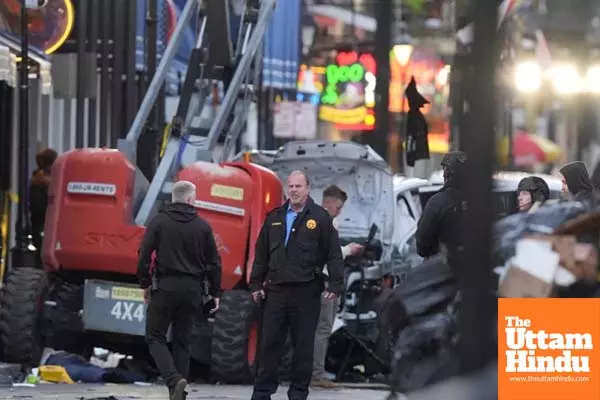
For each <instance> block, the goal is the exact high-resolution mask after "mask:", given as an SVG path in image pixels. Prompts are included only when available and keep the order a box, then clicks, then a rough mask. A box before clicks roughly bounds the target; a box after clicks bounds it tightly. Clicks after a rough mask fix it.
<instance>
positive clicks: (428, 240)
mask: <svg viewBox="0 0 600 400" xmlns="http://www.w3.org/2000/svg"><path fill="white" fill-rule="evenodd" d="M466 161H467V157H466V155H465V153H463V152H462V151H455V152H450V153H448V154H446V156H444V160H443V161H442V168H443V169H444V187H443V188H442V189H441V190H440V191H439V192H438V193H436V194H434V195H433V196H432V197H431V198H430V199H429V201H428V202H427V204H425V209H424V210H423V214H422V215H421V219H420V220H419V223H418V226H417V233H416V240H417V252H418V253H419V255H420V256H421V257H425V258H428V257H432V256H434V255H436V254H438V253H440V252H441V251H443V252H445V254H446V256H447V257H448V262H449V263H450V265H452V266H453V267H454V265H453V263H452V262H453V258H454V256H455V255H456V252H457V251H458V250H459V249H460V247H461V246H462V241H461V240H460V237H461V234H462V230H463V229H464V228H463V227H461V222H462V215H463V214H464V212H465V211H466V205H465V202H464V199H463V197H464V196H463V190H464V184H465V182H464V169H465V163H466Z"/></svg>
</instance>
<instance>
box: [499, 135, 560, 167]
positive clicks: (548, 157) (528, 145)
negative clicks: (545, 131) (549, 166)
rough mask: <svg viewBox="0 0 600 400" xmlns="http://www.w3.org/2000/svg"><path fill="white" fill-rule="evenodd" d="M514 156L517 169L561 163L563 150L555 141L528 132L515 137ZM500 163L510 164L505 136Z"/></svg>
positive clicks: (501, 144) (501, 147) (500, 149)
mask: <svg viewBox="0 0 600 400" xmlns="http://www.w3.org/2000/svg"><path fill="white" fill-rule="evenodd" d="M512 153H513V154H512V156H513V160H514V164H515V166H517V167H526V166H531V165H533V164H536V163H554V162H557V161H560V159H561V157H562V149H561V148H560V146H558V145H557V144H556V143H554V142H553V141H551V140H549V139H547V138H545V137H542V136H539V135H532V134H529V133H527V132H517V133H516V134H515V135H514V137H513V143H512ZM498 156H499V161H500V163H501V164H502V165H506V164H507V163H508V137H506V136H504V137H503V138H502V140H501V143H500V147H499V149H498Z"/></svg>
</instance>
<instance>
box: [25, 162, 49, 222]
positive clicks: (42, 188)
mask: <svg viewBox="0 0 600 400" xmlns="http://www.w3.org/2000/svg"><path fill="white" fill-rule="evenodd" d="M49 187H50V174H49V173H47V172H44V170H41V169H38V170H36V171H35V172H34V173H33V175H32V177H31V181H30V182H29V218H30V221H31V230H32V232H33V233H41V232H42V231H43V230H44V220H45V218H46V210H47V209H48V188H49Z"/></svg>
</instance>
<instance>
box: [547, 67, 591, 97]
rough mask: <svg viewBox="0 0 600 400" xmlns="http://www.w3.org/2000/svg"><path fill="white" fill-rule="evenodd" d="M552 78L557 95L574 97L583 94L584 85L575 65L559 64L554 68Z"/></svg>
mask: <svg viewBox="0 0 600 400" xmlns="http://www.w3.org/2000/svg"><path fill="white" fill-rule="evenodd" d="M550 78H551V79H552V85H553V86H554V90H555V91H556V93H557V94H561V95H573V94H577V93H580V92H581V89H582V86H583V84H582V81H581V77H580V75H579V72H578V71H577V67H576V66H575V65H572V64H559V65H557V66H555V67H553V68H552V70H551V75H550Z"/></svg>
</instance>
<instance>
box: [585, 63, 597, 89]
mask: <svg viewBox="0 0 600 400" xmlns="http://www.w3.org/2000/svg"><path fill="white" fill-rule="evenodd" d="M585 85H586V87H587V90H588V92H590V93H593V94H599V93H600V65H594V66H591V67H590V68H589V69H588V71H587V75H586V77H585Z"/></svg>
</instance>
